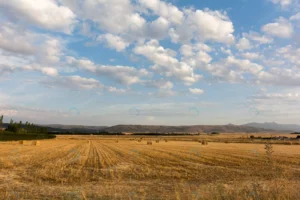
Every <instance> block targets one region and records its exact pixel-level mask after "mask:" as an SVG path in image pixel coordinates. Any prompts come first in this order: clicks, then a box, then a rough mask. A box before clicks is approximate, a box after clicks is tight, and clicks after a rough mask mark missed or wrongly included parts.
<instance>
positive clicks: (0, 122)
mask: <svg viewBox="0 0 300 200" xmlns="http://www.w3.org/2000/svg"><path fill="white" fill-rule="evenodd" d="M2 125H3V115H1V117H0V128H1V127H2Z"/></svg>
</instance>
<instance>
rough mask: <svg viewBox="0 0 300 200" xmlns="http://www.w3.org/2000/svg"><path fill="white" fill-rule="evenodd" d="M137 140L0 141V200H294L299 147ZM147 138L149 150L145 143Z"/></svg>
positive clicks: (298, 194) (299, 188)
mask: <svg viewBox="0 0 300 200" xmlns="http://www.w3.org/2000/svg"><path fill="white" fill-rule="evenodd" d="M141 137H143V136H128V137H127V136H118V137H117V136H111V137H108V136H58V137H57V139H53V140H42V141H41V142H40V145H39V146H33V145H31V143H25V144H23V145H21V144H19V142H1V143H0V166H1V171H0V196H1V198H2V199H132V200H133V199H145V200H146V199H178V200H179V199H180V200H181V199H300V146H299V145H280V144H274V145H273V146H272V147H273V149H271V150H269V151H268V152H266V149H265V144H240V143H223V142H222V143H221V142H209V143H208V145H202V144H201V143H199V142H197V141H195V139H198V138H201V136H199V137H198V136H197V137H193V136H183V137H165V138H163V137H147V139H145V138H143V139H142V140H141V141H140V142H139V141H138V140H140V138H141ZM205 137H207V138H205V139H206V140H209V138H208V137H211V136H205ZM212 137H214V136H212ZM219 137H224V135H222V136H219ZM236 137H237V138H240V137H241V135H239V136H236ZM228 138H230V139H232V138H235V137H234V136H228ZM165 139H167V141H165ZM150 140H151V141H152V145H147V141H150ZM272 152H273V153H272Z"/></svg>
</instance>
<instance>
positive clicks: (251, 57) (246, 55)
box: [241, 52, 262, 60]
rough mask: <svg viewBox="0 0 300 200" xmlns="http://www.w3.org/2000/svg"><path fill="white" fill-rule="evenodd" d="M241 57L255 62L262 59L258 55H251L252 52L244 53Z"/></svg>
mask: <svg viewBox="0 0 300 200" xmlns="http://www.w3.org/2000/svg"><path fill="white" fill-rule="evenodd" d="M241 56H242V57H244V58H246V59H248V60H256V59H259V58H261V57H262V56H261V55H259V54H258V53H253V52H246V53H243V54H241Z"/></svg>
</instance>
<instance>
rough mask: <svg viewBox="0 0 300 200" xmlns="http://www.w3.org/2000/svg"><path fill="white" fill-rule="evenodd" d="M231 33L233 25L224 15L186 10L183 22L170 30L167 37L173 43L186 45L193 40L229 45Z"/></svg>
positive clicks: (232, 39) (209, 11) (216, 12)
mask: <svg viewBox="0 0 300 200" xmlns="http://www.w3.org/2000/svg"><path fill="white" fill-rule="evenodd" d="M233 32H234V28H233V24H232V22H231V21H230V20H229V18H228V16H227V14H226V13H221V12H219V11H211V10H208V9H206V10H196V11H194V10H192V9H186V10H185V18H184V21H183V22H182V24H180V25H177V26H176V27H175V28H172V29H170V31H169V35H170V37H171V39H172V41H173V42H182V43H187V42H189V41H190V40H192V39H194V40H198V41H208V40H209V41H214V42H221V43H226V44H231V43H233V42H234V36H233Z"/></svg>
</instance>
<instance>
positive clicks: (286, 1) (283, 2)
mask: <svg viewBox="0 0 300 200" xmlns="http://www.w3.org/2000/svg"><path fill="white" fill-rule="evenodd" d="M269 1H271V2H272V3H274V4H279V5H280V6H281V7H282V8H283V9H285V8H287V7H289V6H290V5H292V4H293V3H294V2H296V1H297V0H269Z"/></svg>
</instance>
